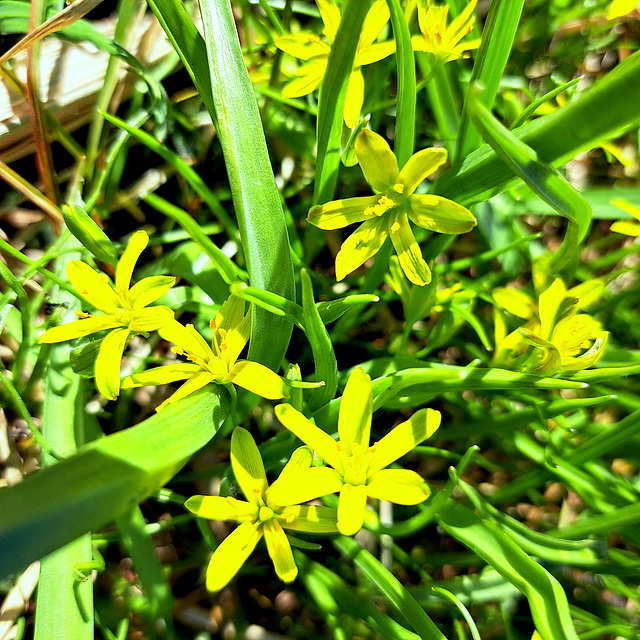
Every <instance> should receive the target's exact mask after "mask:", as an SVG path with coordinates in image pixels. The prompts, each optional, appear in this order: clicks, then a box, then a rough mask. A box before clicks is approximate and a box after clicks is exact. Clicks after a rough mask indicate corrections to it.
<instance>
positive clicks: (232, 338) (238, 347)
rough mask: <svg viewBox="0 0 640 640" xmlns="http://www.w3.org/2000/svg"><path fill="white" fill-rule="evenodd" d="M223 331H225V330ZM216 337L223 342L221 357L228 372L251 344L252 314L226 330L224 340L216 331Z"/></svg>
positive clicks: (221, 344) (221, 343)
mask: <svg viewBox="0 0 640 640" xmlns="http://www.w3.org/2000/svg"><path fill="white" fill-rule="evenodd" d="M223 331H225V329H224V328H223ZM214 335H215V336H216V337H218V339H220V340H221V342H220V356H221V357H222V360H223V362H224V363H225V365H226V367H227V371H229V370H230V369H231V366H232V365H233V364H234V362H235V361H236V360H237V359H238V357H239V356H240V354H241V353H242V350H243V349H244V348H245V345H246V344H247V342H249V337H250V336H251V313H248V314H247V315H246V316H244V317H243V318H241V320H239V322H238V324H236V325H234V326H232V327H230V328H228V329H226V335H225V336H224V338H223V337H222V336H221V333H220V332H218V331H216V332H215V334H214ZM241 386H242V385H241ZM265 397H266V396H265ZM280 397H282V396H280Z"/></svg>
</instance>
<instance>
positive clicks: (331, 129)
mask: <svg viewBox="0 0 640 640" xmlns="http://www.w3.org/2000/svg"><path fill="white" fill-rule="evenodd" d="M370 6H371V0H347V2H346V3H345V4H344V5H343V6H342V11H341V13H342V15H343V16H349V19H348V20H341V21H340V26H339V27H338V32H337V33H336V37H335V40H334V42H333V45H332V46H331V53H330V54H329V61H328V63H327V70H326V71H325V74H324V78H323V80H322V84H321V85H320V95H319V97H318V122H317V130H318V134H317V135H318V158H317V161H316V176H315V184H314V190H313V202H314V204H319V203H323V202H327V201H329V200H331V199H332V198H333V193H334V191H335V187H336V183H337V181H338V169H339V168H340V139H341V135H342V114H343V111H344V102H345V98H346V94H347V83H348V82H349V76H350V75H351V71H352V70H353V61H354V58H355V55H356V48H357V46H358V39H359V37H360V30H361V29H362V23H363V22H364V17H365V16H366V15H367V11H368V10H369V7H370Z"/></svg>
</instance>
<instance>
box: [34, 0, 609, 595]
mask: <svg viewBox="0 0 640 640" xmlns="http://www.w3.org/2000/svg"><path fill="white" fill-rule="evenodd" d="M317 4H318V8H319V10H320V14H321V17H322V20H323V22H324V31H323V34H324V36H325V39H324V40H323V39H322V38H320V37H318V36H316V35H314V34H306V33H298V34H295V35H290V36H283V37H281V38H279V39H278V41H277V42H276V45H277V46H278V47H279V48H280V49H282V50H283V51H285V52H287V53H289V54H291V55H294V56H297V57H298V58H301V59H303V60H305V61H306V64H305V65H304V66H302V67H301V68H300V70H299V71H298V73H297V77H296V78H295V79H294V80H293V81H292V82H291V83H290V84H289V85H287V87H286V88H285V91H284V93H285V95H287V96H291V97H294V96H300V95H305V94H307V93H309V92H311V91H313V90H314V89H315V88H317V86H318V85H319V83H320V80H321V78H322V76H323V75H324V72H325V70H326V66H327V60H328V56H329V53H330V50H331V43H332V42H333V40H334V38H335V35H336V32H337V29H338V25H339V22H340V17H341V16H340V10H339V8H338V6H337V5H336V3H335V0H317ZM417 4H418V7H419V9H420V10H419V12H418V25H419V28H420V34H419V35H415V36H413V38H412V44H413V48H414V50H416V51H423V52H427V53H428V54H430V55H431V56H432V57H433V60H434V61H435V62H439V63H445V62H448V61H450V60H454V59H456V58H460V57H462V56H463V55H464V53H465V52H466V51H468V50H470V49H473V48H474V47H476V46H477V42H475V41H474V42H466V43H465V42H462V39H463V38H464V36H465V35H467V34H468V33H469V32H470V31H471V29H472V27H473V10H474V8H475V5H476V0H472V1H471V2H470V3H469V4H468V5H467V7H466V8H465V9H464V10H463V11H462V12H461V13H460V15H459V16H458V17H457V18H455V19H454V20H453V21H452V22H451V24H450V25H449V26H447V10H448V7H447V6H446V5H445V6H437V5H434V4H433V3H432V2H431V0H417ZM415 6H416V0H413V1H409V2H408V3H407V4H406V7H407V11H406V15H407V18H408V19H410V18H411V16H412V14H413V11H414V9H415ZM388 20H389V10H388V8H387V4H386V0H376V2H375V3H374V4H373V6H372V8H371V10H370V12H369V14H368V16H367V18H366V20H365V23H364V27H363V30H362V34H361V36H360V40H359V42H358V47H357V52H356V57H355V63H354V69H353V72H352V74H351V79H350V82H349V89H348V97H347V104H346V106H345V112H344V120H345V123H346V124H347V125H348V126H350V127H353V126H355V125H356V124H357V121H358V118H359V116H360V111H361V108H362V104H363V93H364V79H363V76H362V71H361V67H362V66H363V65H366V64H370V63H372V62H375V61H377V60H381V59H382V58H384V57H386V56H388V55H389V54H391V53H393V51H394V50H395V49H394V47H395V45H394V43H393V41H389V42H377V39H378V37H379V35H380V33H381V32H382V31H383V29H384V27H385V25H386V24H387V22H388ZM355 151H356V155H357V158H358V161H359V163H360V166H361V168H362V171H363V174H364V177H365V179H366V180H367V182H368V183H369V185H370V186H371V188H372V190H373V192H374V194H373V195H371V196H365V197H354V198H347V199H343V200H336V201H332V202H327V203H325V204H321V205H318V206H314V207H313V208H312V209H311V210H310V211H309V214H308V218H307V220H308V221H309V222H310V223H311V224H313V225H315V226H317V227H319V228H321V229H339V228H342V227H345V226H347V225H350V224H354V223H360V226H359V227H358V228H357V229H356V230H355V231H354V232H353V233H352V234H351V235H350V236H349V237H348V238H347V239H346V240H345V242H344V243H343V245H342V247H341V249H340V251H339V252H338V254H337V257H336V278H337V279H338V280H342V279H343V278H345V277H346V276H347V275H348V274H349V273H351V272H352V271H354V270H355V269H357V268H358V267H360V266H361V265H362V264H364V262H366V261H367V260H368V259H369V258H371V257H372V256H374V255H375V254H376V253H377V252H378V251H379V249H380V248H381V247H382V245H383V243H384V242H385V241H386V240H387V238H390V239H391V242H392V244H393V246H394V248H395V250H396V252H397V254H398V262H399V264H400V266H401V268H402V270H403V272H404V274H405V275H406V277H407V278H408V280H409V281H411V282H412V283H413V284H415V285H419V286H424V285H426V284H428V283H429V282H430V281H431V271H430V269H429V266H428V265H427V263H426V261H425V260H424V258H423V256H422V253H421V250H420V247H419V245H418V242H417V241H416V238H415V237H414V235H413V231H412V227H411V224H410V222H412V223H413V224H415V225H417V226H418V227H421V228H423V229H427V230H429V231H435V232H439V233H446V234H459V233H465V232H467V231H470V230H471V229H472V228H473V227H474V226H475V224H476V220H475V218H474V217H473V215H472V214H471V212H470V211H468V210H467V209H466V208H465V207H463V206H461V205H459V204H456V203H455V202H452V201H451V200H447V199H446V198H443V197H440V196H435V195H427V194H420V193H417V190H418V187H419V185H420V184H421V183H422V182H423V181H424V180H425V179H426V178H427V177H428V176H430V175H431V174H432V173H434V172H435V171H436V169H438V167H440V166H441V165H442V164H444V163H445V162H446V160H447V152H446V151H445V150H444V149H439V148H428V149H423V150H421V151H419V152H417V153H415V154H413V155H412V156H411V157H410V158H409V160H408V161H407V162H406V163H405V164H404V166H403V167H400V166H399V165H398V160H397V158H396V156H395V154H394V153H393V151H392V150H391V148H390V146H389V144H388V143H387V142H386V141H385V140H384V139H383V138H382V137H381V136H379V135H378V134H376V133H374V132H373V131H370V130H368V129H363V130H362V131H361V133H360V134H359V135H358V137H357V139H356V142H355ZM147 244H148V236H147V234H146V233H145V232H144V231H137V232H136V233H134V234H133V235H132V237H131V239H130V241H129V243H128V246H127V248H126V249H125V251H124V253H123V255H122V257H121V259H120V261H119V262H118V264H117V266H116V271H115V284H111V282H110V281H109V279H108V278H107V276H106V275H104V274H101V273H98V272H97V271H96V270H95V269H93V268H92V267H90V266H89V265H87V264H85V263H84V262H80V261H77V260H74V261H71V262H70V263H69V266H68V269H67V275H68V278H69V281H70V282H71V284H72V285H73V287H74V288H75V289H76V290H77V291H78V292H79V293H80V295H81V296H82V297H83V298H84V299H85V300H86V301H87V303H89V304H90V305H91V306H93V307H95V308H96V309H98V310H100V311H101V312H102V314H101V315H92V314H89V313H85V312H77V315H78V317H79V319H78V320H77V321H75V322H71V323H69V324H65V325H62V326H57V327H53V328H50V329H49V330H47V331H46V332H45V333H44V334H43V335H42V337H41V338H40V342H41V343H55V342H61V341H66V340H71V339H75V338H80V337H83V336H87V335H89V334H92V333H96V332H98V331H105V330H106V331H108V333H107V334H106V335H105V337H104V338H103V339H102V341H101V344H100V348H99V352H98V356H97V359H96V362H95V380H96V385H97V388H98V390H99V391H100V393H101V394H102V395H103V396H104V397H105V398H107V399H110V400H113V399H115V398H116V397H117V396H118V394H119V392H120V389H121V388H125V389H126V388H132V387H138V386H144V385H161V384H167V383H173V382H177V381H185V382H184V384H183V385H182V386H181V387H180V388H179V389H178V390H177V391H176V392H175V393H174V394H173V395H171V396H170V397H169V398H168V399H167V400H165V401H164V402H163V403H162V404H161V405H160V406H159V407H157V410H158V411H160V410H162V409H163V407H165V406H166V405H167V404H169V403H173V402H176V401H178V400H180V399H182V398H184V397H185V396H187V395H189V394H191V393H193V392H194V391H196V390H198V389H201V388H203V387H205V386H206V385H208V384H210V383H214V384H220V385H225V386H227V387H230V385H238V386H240V387H242V388H244V389H247V390H248V391H251V392H253V393H255V394H258V395H260V396H262V397H264V398H267V399H270V400H284V399H286V398H287V397H288V395H289V383H288V382H287V381H286V380H285V379H283V378H282V377H280V376H279V375H277V374H276V373H274V372H273V371H271V370H270V369H268V368H267V367H265V366H263V365H261V364H259V363H256V362H252V361H249V360H239V357H240V354H241V352H242V351H243V349H244V347H245V346H246V344H247V342H248V340H249V336H250V329H251V312H248V313H245V303H244V301H243V300H242V299H241V298H238V297H236V296H233V295H232V296H230V297H229V298H228V299H227V300H226V301H225V302H224V303H223V304H222V305H221V307H220V309H219V312H218V313H217V315H216V317H215V318H214V319H212V320H211V321H210V325H209V326H210V329H211V332H212V338H211V343H210V344H209V342H207V340H205V338H204V337H203V336H202V335H200V333H199V332H198V331H197V330H196V329H195V328H194V326H193V325H191V324H188V325H186V326H184V325H183V324H181V323H180V322H178V321H177V320H176V319H175V317H174V312H173V311H172V310H171V309H170V308H169V307H167V306H164V305H155V306H150V305H152V303H154V302H156V301H158V300H159V299H160V298H161V297H162V296H163V295H165V294H166V293H167V292H168V291H169V290H170V289H171V287H172V286H173V284H174V282H175V278H173V277H169V276H152V277H147V278H143V279H142V280H140V281H139V282H137V283H135V284H133V285H132V284H131V282H132V277H133V271H134V267H135V265H136V262H137V260H138V258H139V257H140V255H141V253H142V251H143V250H144V249H145V248H146V246H147ZM538 285H539V286H538V287H537V289H538V290H539V300H538V302H537V303H536V301H534V300H533V299H531V298H530V297H529V296H527V295H526V294H525V293H523V292H522V291H520V290H516V289H507V288H499V289H495V290H494V291H493V298H494V303H495V309H496V312H495V326H496V330H495V331H496V334H495V335H496V351H495V355H494V361H493V364H494V365H495V366H503V367H509V368H518V369H520V370H523V371H526V372H529V373H534V374H537V375H545V376H546V375H553V374H555V373H557V372H558V371H577V370H580V369H584V368H586V367H589V366H592V365H593V364H594V363H595V362H596V361H597V360H598V358H599V357H600V356H601V355H602V352H603V349H604V345H605V343H606V337H607V334H606V332H604V331H603V330H602V327H601V326H600V325H599V323H597V322H596V321H595V320H593V319H592V318H591V317H590V316H588V315H586V314H583V313H578V311H579V310H581V309H582V308H583V307H584V306H586V305H587V304H589V302H590V301H593V300H594V299H595V298H594V296H595V297H597V296H598V295H599V292H600V291H601V289H598V287H597V286H595V285H593V283H592V284H589V283H587V284H586V285H584V286H582V288H574V289H569V290H567V289H566V287H565V285H564V284H563V283H562V282H561V281H560V280H558V279H557V278H550V277H547V278H546V279H545V280H544V283H542V281H541V280H540V281H539V282H538ZM503 310H504V311H505V312H507V313H510V314H511V315H513V316H516V317H517V318H520V319H523V320H525V321H526V324H524V326H521V327H518V328H517V329H516V330H515V331H512V332H510V333H509V332H508V331H507V328H506V327H507V324H506V319H505V314H504V313H503ZM151 331H158V333H159V335H160V336H161V337H162V338H163V339H165V340H167V341H168V342H170V343H172V344H173V345H174V346H173V347H172V350H173V352H174V353H176V354H178V355H180V356H183V357H184V358H185V361H179V362H173V363H172V364H167V365H163V366H159V367H155V368H152V369H150V370H147V371H144V372H141V373H135V374H133V375H129V376H127V377H125V378H124V380H121V377H120V363H121V359H122V355H123V353H124V349H125V347H126V345H127V343H128V341H129V340H130V338H131V337H132V336H133V335H136V334H140V333H142V334H146V333H148V332H151ZM372 404H373V395H372V384H371V379H370V377H369V375H367V374H366V373H365V371H364V369H363V368H362V367H356V368H355V369H354V370H353V371H352V373H351V375H350V377H349V379H348V381H347V384H346V387H345V390H344V393H343V395H342V397H341V399H340V410H339V418H338V429H337V436H338V438H337V440H336V439H334V438H333V437H332V436H331V435H329V433H327V432H326V431H323V430H322V429H321V428H319V427H318V426H316V425H315V424H314V423H313V422H312V421H311V420H310V419H309V418H308V417H306V416H305V415H304V414H303V413H301V412H300V411H298V410H297V409H296V408H294V407H293V406H292V405H291V404H287V403H286V402H285V403H282V404H278V405H277V406H276V407H275V415H276V417H277V418H278V420H279V421H280V422H281V423H282V424H283V425H284V426H285V427H286V428H287V429H289V430H290V431H291V432H292V433H294V434H295V435H296V436H297V437H298V438H299V439H300V440H301V441H302V442H304V443H305V445H306V446H303V447H300V448H298V449H297V450H296V451H295V452H294V453H293V454H292V456H291V458H290V460H289V461H288V463H287V464H286V465H285V466H284V468H283V470H282V472H281V474H280V476H279V477H278V479H277V480H276V481H275V482H274V483H273V484H271V486H269V484H268V482H267V476H266V473H265V468H264V464H263V461H262V458H261V456H260V452H259V450H258V447H257V445H256V443H255V441H254V439H253V437H252V436H251V435H250V434H249V433H248V432H247V431H246V430H244V429H242V428H241V427H236V429H235V430H234V431H233V434H232V438H231V466H232V469H233V473H234V475H235V478H236V480H237V482H238V484H239V486H240V488H241V489H242V491H243V493H244V495H245V498H246V501H242V500H238V499H236V498H232V497H222V496H194V497H191V498H189V499H188V500H187V501H186V503H185V506H186V508H187V509H189V510H190V511H191V512H193V513H194V514H196V515H198V516H201V517H205V518H212V519H216V520H229V521H235V522H237V523H238V524H239V526H238V527H237V528H236V529H235V530H234V531H233V532H232V533H231V534H230V535H229V536H228V537H227V538H225V540H224V541H223V542H222V544H221V545H220V546H219V547H218V548H217V549H216V551H215V553H214V554H213V557H212V559H211V562H210V564H209V568H208V570H207V576H206V585H207V588H208V589H210V590H212V591H217V590H220V589H222V588H223V587H224V586H225V585H226V584H227V583H228V582H229V580H231V578H232V577H233V576H234V575H235V574H236V573H237V571H238V570H239V569H240V567H241V566H242V564H243V563H244V561H245V560H246V559H247V558H248V556H249V555H250V554H251V552H252V551H253V549H254V548H255V546H256V545H257V543H258V542H259V540H260V539H261V538H262V537H263V536H264V538H265V542H266V545H267V550H268V552H269V555H270V556H271V558H272V560H273V563H274V566H275V570H276V573H277V575H278V576H279V577H280V578H281V579H282V580H284V581H286V582H288V581H291V580H293V579H294V578H295V577H296V575H297V567H296V564H295V560H294V557H293V552H292V549H291V543H290V541H289V538H288V537H287V534H286V533H285V530H288V531H294V532H296V531H299V532H307V533H315V534H327V533H335V532H339V533H341V534H343V535H354V534H355V533H357V532H358V531H359V530H360V529H361V527H362V526H363V523H364V520H365V513H366V504H367V499H368V498H374V499H379V500H386V501H390V502H392V503H396V504H402V505H417V504H419V503H421V502H423V501H424V500H426V499H427V498H428V496H429V494H430V490H429V487H428V486H427V484H426V483H425V482H424V480H423V478H422V477H421V476H420V475H419V474H417V473H416V472H414V471H410V470H406V469H397V468H393V469H390V468H388V467H389V465H391V464H392V463H393V462H395V461H396V460H398V459H399V458H401V457H402V456H404V455H405V454H407V453H409V452H410V451H411V450H412V449H413V448H414V447H415V446H417V445H418V444H420V443H421V442H423V441H424V440H425V439H426V438H428V437H430V436H431V435H432V434H433V433H434V432H435V431H436V430H437V429H438V427H439V425H440V420H441V416H440V413H439V412H438V411H434V410H432V409H421V410H419V411H417V412H416V413H415V414H413V416H412V417H411V418H410V419H409V420H407V421H405V422H403V423H402V424H399V425H398V426H396V427H395V428H393V429H391V430H390V431H389V432H388V433H387V434H386V435H385V436H384V437H382V439H381V440H379V441H378V442H376V443H374V444H373V445H370V436H371V420H372ZM314 456H317V457H319V458H320V459H321V461H320V463H318V461H317V459H315V460H314ZM333 493H338V494H339V501H338V507H337V509H332V508H329V507H325V506H318V505H314V504H308V503H310V502H311V501H314V500H317V499H318V498H321V497H323V496H327V495H330V494H333Z"/></svg>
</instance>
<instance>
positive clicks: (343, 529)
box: [338, 484, 367, 536]
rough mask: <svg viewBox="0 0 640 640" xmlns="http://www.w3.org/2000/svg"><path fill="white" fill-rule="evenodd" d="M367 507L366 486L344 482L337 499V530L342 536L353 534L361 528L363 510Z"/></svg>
mask: <svg viewBox="0 0 640 640" xmlns="http://www.w3.org/2000/svg"><path fill="white" fill-rule="evenodd" d="M366 507H367V487H365V485H363V484H359V485H356V486H354V485H351V484H345V485H344V486H343V487H342V489H341V491H340V499H339V501H338V531H339V532H340V533H341V534H342V535H343V536H353V535H355V534H356V533H358V531H360V529H361V528H362V522H363V521H364V510H365V509H366Z"/></svg>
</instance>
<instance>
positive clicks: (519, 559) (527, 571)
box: [436, 502, 578, 640]
mask: <svg viewBox="0 0 640 640" xmlns="http://www.w3.org/2000/svg"><path fill="white" fill-rule="evenodd" d="M436 518H437V520H438V524H439V525H440V526H441V527H442V528H443V529H444V530H445V531H446V532H447V533H448V534H449V535H450V536H453V537H454V538H455V539H456V540H458V541H459V542H462V543H463V544H464V545H466V546H467V547H469V549H471V550H472V551H474V552H475V553H476V554H478V556H480V557H481V558H482V559H483V560H484V561H485V562H486V563H487V564H489V565H491V566H492V567H493V568H494V569H495V570H496V571H497V572H498V573H499V574H500V575H501V576H503V577H504V578H505V580H508V581H509V582H510V583H511V584H512V585H514V586H515V587H516V588H517V589H518V590H519V591H520V592H521V593H522V594H523V595H524V596H526V598H527V600H528V601H529V606H530V608H531V615H532V617H533V621H534V623H535V626H536V629H537V630H538V633H539V634H540V635H541V636H542V638H543V640H578V635H577V633H576V630H575V627H574V625H573V622H572V620H571V615H570V612H569V603H568V602H567V596H566V594H565V592H564V591H563V590H562V587H561V586H560V583H559V582H558V581H557V580H556V579H555V578H554V577H553V576H552V575H551V574H550V573H549V572H548V571H547V570H546V569H544V568H543V567H541V566H540V565H539V564H538V563H537V562H535V561H534V560H532V559H531V558H530V557H529V556H528V555H527V554H526V553H525V552H524V551H523V550H522V549H521V548H520V547H519V546H518V544H517V543H516V542H514V541H513V540H511V538H509V536H508V535H506V534H505V533H503V532H502V531H501V530H500V528H499V527H498V525H496V524H495V523H493V522H491V521H489V520H481V519H480V518H478V516H476V515H475V514H474V513H473V512H472V511H470V510H469V509H467V508H466V507H464V506H462V505H460V504H456V503H454V502H447V503H446V504H445V505H443V506H442V507H441V508H440V511H439V512H438V514H437V515H436Z"/></svg>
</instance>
